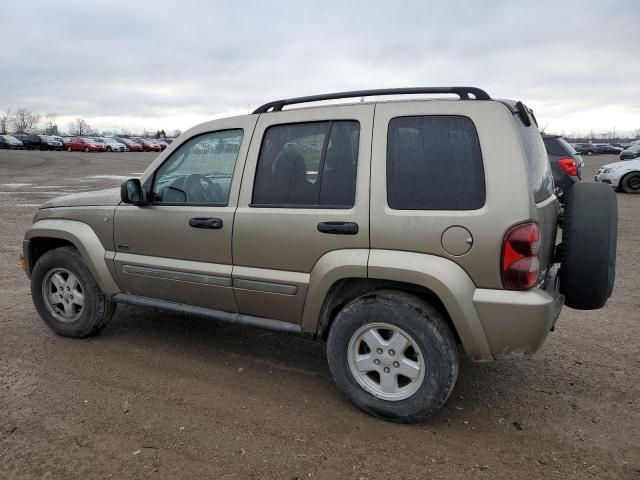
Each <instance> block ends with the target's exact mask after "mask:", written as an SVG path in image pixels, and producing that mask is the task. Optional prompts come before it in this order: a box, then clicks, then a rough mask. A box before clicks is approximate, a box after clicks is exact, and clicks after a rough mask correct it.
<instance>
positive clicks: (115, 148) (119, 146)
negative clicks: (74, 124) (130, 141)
mask: <svg viewBox="0 0 640 480" xmlns="http://www.w3.org/2000/svg"><path fill="white" fill-rule="evenodd" d="M92 140H94V141H95V142H97V143H101V144H103V145H104V148H105V150H106V151H107V152H126V151H127V146H126V145H125V144H124V143H122V142H119V141H118V140H116V139H114V138H110V137H92Z"/></svg>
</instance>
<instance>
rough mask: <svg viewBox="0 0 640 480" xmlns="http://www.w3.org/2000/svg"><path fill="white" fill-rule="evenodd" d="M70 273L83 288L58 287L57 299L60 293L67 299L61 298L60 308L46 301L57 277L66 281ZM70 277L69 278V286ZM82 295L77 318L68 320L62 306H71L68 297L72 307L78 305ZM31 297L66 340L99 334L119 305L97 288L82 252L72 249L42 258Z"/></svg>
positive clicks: (53, 327)
mask: <svg viewBox="0 0 640 480" xmlns="http://www.w3.org/2000/svg"><path fill="white" fill-rule="evenodd" d="M65 272H66V273H65ZM66 274H71V275H72V276H73V277H75V279H77V283H78V285H79V287H78V288H74V287H73V286H72V287H71V289H70V290H69V288H66V289H65V287H64V286H63V287H62V288H59V287H55V290H56V291H55V294H54V296H56V295H57V294H58V292H61V293H60V295H66V296H65V298H62V297H60V298H59V299H57V300H59V306H52V305H51V303H52V302H51V301H50V300H46V299H45V295H47V294H48V292H50V291H51V290H49V289H48V287H49V286H50V284H53V285H55V284H56V280H55V278H56V276H57V275H59V276H58V277H57V278H60V277H61V278H63V279H64V277H65V275H66ZM69 278H70V276H67V277H66V281H67V283H68V284H69ZM78 293H81V294H82V296H83V301H82V303H83V305H82V307H81V308H80V307H79V306H78V305H73V307H72V308H74V312H73V313H72V314H71V315H75V317H73V318H64V315H65V312H66V308H60V306H62V307H64V304H63V302H65V303H67V304H68V303H69V301H67V300H68V297H70V298H71V300H70V302H71V303H72V304H73V303H76V302H78ZM74 294H75V298H74ZM31 296H32V298H33V303H34V305H35V307H36V310H37V312H38V314H39V315H40V317H41V318H42V319H43V320H44V322H45V323H46V324H47V325H48V326H49V328H51V330H53V331H54V332H55V333H57V334H58V335H62V336H63V337H75V338H84V337H88V336H90V335H94V334H96V333H97V332H99V331H100V329H102V327H104V326H105V325H106V324H107V322H108V321H109V320H110V319H111V317H112V316H113V312H114V311H115V308H116V305H115V303H113V302H111V301H110V300H109V299H108V298H107V296H106V295H105V294H104V293H102V291H101V290H100V288H99V287H98V286H97V285H96V282H95V281H94V279H93V276H92V275H91V273H90V272H89V270H88V269H87V267H86V266H85V265H84V263H83V262H82V259H81V258H80V255H79V254H78V252H77V251H76V250H75V249H74V248H71V247H62V248H56V249H53V250H49V251H48V252H46V253H45V254H44V255H42V257H40V258H39V259H38V261H37V262H36V264H35V266H34V267H33V272H32V275H31ZM63 310H64V312H63ZM71 315H70V316H69V317H71Z"/></svg>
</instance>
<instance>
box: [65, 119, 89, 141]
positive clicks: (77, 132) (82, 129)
mask: <svg viewBox="0 0 640 480" xmlns="http://www.w3.org/2000/svg"><path fill="white" fill-rule="evenodd" d="M69 133H70V134H71V135H73V136H75V137H82V136H84V135H89V134H90V133H91V126H90V125H89V124H88V123H87V122H86V120H85V119H84V118H76V119H75V120H74V121H73V122H71V123H69Z"/></svg>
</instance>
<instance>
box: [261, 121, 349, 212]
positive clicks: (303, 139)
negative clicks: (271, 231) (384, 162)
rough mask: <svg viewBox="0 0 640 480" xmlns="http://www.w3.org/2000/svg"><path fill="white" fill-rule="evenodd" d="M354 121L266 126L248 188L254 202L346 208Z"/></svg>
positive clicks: (269, 204)
mask: <svg viewBox="0 0 640 480" xmlns="http://www.w3.org/2000/svg"><path fill="white" fill-rule="evenodd" d="M359 142H360V124H359V122H357V121H353V120H340V121H337V120H336V121H328V122H310V123H297V124H286V125H274V126H272V127H269V129H267V131H266V132H265V134H264V138H263V140H262V145H261V147H260V155H259V157H258V167H257V171H256V178H255V183H254V187H253V203H252V206H254V207H266V206H279V207H286V206H294V207H295V206H298V207H302V206H308V207H315V208H323V207H324V208H330V207H333V208H350V207H352V206H353V205H354V202H355V195H356V170H357V164H358V146H359Z"/></svg>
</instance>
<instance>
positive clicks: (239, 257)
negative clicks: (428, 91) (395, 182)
mask: <svg viewBox="0 0 640 480" xmlns="http://www.w3.org/2000/svg"><path fill="white" fill-rule="evenodd" d="M373 111H374V106H373V105H351V106H332V107H323V108H314V109H298V110H291V111H284V112H273V113H266V114H262V115H261V116H260V119H259V121H258V124H257V126H256V129H255V133H254V139H253V141H252V143H251V148H250V151H249V156H248V158H247V164H246V167H245V173H244V176H243V180H242V189H241V192H240V200H239V204H238V210H237V213H236V221H235V224H234V233H233V259H234V269H233V285H234V291H235V295H236V301H237V302H238V310H239V312H240V313H244V314H248V315H254V316H260V317H267V318H273V319H277V320H283V321H288V322H293V323H299V322H300V319H301V314H302V308H303V305H304V301H305V296H306V292H307V287H308V284H309V279H310V273H311V271H312V269H313V267H314V265H315V264H316V263H317V262H318V260H319V259H320V258H321V257H322V256H323V255H324V254H326V253H328V252H331V251H334V250H340V249H355V248H358V249H361V248H368V247H369V188H368V187H369V172H370V151H371V131H372V124H373Z"/></svg>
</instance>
